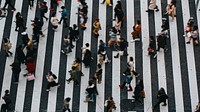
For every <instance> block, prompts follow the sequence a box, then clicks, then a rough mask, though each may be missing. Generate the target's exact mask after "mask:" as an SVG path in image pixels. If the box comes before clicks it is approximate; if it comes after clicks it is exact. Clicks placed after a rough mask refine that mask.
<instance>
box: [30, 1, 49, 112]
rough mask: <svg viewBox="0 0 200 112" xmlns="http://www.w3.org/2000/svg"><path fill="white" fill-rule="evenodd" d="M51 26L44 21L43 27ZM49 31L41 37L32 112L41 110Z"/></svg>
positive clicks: (47, 14)
mask: <svg viewBox="0 0 200 112" xmlns="http://www.w3.org/2000/svg"><path fill="white" fill-rule="evenodd" d="M49 5H50V2H47V6H49ZM49 13H50V11H48V12H47V13H46V16H47V17H48V16H49ZM48 26H49V22H48V21H47V22H46V23H44V26H43V28H47V27H48ZM47 32H48V30H45V31H44V32H43V33H44V34H45V37H40V40H39V44H38V53H37V62H36V71H35V75H36V79H35V81H34V89H33V97H32V104H31V112H39V109H40V99H41V90H42V86H41V85H42V81H43V72H44V60H45V53H46V44H47Z"/></svg>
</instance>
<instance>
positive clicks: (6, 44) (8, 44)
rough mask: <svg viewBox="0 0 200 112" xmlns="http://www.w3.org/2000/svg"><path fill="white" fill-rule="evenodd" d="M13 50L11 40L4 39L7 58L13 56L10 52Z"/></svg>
mask: <svg viewBox="0 0 200 112" xmlns="http://www.w3.org/2000/svg"><path fill="white" fill-rule="evenodd" d="M11 48H12V43H11V42H10V40H9V39H8V38H3V50H4V51H5V53H6V56H7V57H8V56H12V54H13V53H12V52H10V51H9V50H10V49H11ZM9 54H10V55H9Z"/></svg>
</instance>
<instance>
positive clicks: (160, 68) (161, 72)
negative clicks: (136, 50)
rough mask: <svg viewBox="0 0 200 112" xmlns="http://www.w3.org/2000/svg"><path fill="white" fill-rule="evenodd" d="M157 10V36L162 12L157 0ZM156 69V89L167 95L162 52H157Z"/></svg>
mask: <svg viewBox="0 0 200 112" xmlns="http://www.w3.org/2000/svg"><path fill="white" fill-rule="evenodd" d="M157 4H158V8H159V9H160V10H159V12H155V13H154V14H155V15H154V17H155V34H156V35H158V33H160V31H161V25H162V15H161V14H162V13H165V12H162V10H161V1H160V0H157ZM157 67H158V68H157V69H158V87H159V88H161V87H162V88H164V89H165V92H166V93H167V84H166V80H167V79H166V70H165V57H164V52H163V50H162V51H161V52H157ZM160 111H161V112H168V105H167V106H160Z"/></svg>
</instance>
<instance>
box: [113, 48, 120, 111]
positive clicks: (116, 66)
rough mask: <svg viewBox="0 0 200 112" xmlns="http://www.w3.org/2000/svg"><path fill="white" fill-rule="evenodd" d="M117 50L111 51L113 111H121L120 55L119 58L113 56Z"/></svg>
mask: <svg viewBox="0 0 200 112" xmlns="http://www.w3.org/2000/svg"><path fill="white" fill-rule="evenodd" d="M117 53H118V52H116V51H113V52H112V55H113V56H112V97H113V100H114V101H115V105H116V107H117V108H116V110H115V112H121V108H120V88H119V86H118V85H119V84H120V56H119V58H114V56H115V55H117Z"/></svg>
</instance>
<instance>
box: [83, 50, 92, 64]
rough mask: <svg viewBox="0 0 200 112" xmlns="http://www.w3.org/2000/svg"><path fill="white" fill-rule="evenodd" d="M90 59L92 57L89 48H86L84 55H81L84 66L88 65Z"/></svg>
mask: <svg viewBox="0 0 200 112" xmlns="http://www.w3.org/2000/svg"><path fill="white" fill-rule="evenodd" d="M91 59H92V53H91V51H90V50H88V49H86V50H85V54H84V57H83V63H84V65H85V67H89V66H90V62H91Z"/></svg>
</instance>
